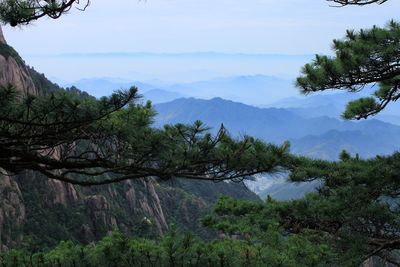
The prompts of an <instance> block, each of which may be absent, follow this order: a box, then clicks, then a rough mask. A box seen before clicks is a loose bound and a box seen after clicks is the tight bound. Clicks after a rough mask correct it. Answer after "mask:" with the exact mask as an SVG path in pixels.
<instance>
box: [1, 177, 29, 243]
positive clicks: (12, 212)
mask: <svg viewBox="0 0 400 267" xmlns="http://www.w3.org/2000/svg"><path fill="white" fill-rule="evenodd" d="M1 172H2V173H3V174H2V175H0V200H1V201H0V241H1V246H0V249H1V250H4V249H6V248H7V247H6V245H17V244H19V243H20V242H21V241H22V238H23V236H22V234H21V233H19V229H20V228H21V227H22V226H23V222H24V219H25V206H24V205H23V198H22V194H21V190H20V188H19V186H18V183H16V182H15V181H14V180H12V179H11V178H10V176H7V173H5V171H4V170H1Z"/></svg>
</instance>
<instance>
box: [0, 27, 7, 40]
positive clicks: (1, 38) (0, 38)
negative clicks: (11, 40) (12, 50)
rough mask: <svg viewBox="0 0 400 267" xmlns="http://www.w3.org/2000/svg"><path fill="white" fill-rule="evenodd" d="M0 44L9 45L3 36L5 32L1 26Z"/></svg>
mask: <svg viewBox="0 0 400 267" xmlns="http://www.w3.org/2000/svg"><path fill="white" fill-rule="evenodd" d="M0 43H1V44H7V42H6V39H5V38H4V34H3V30H2V29H1V26H0Z"/></svg>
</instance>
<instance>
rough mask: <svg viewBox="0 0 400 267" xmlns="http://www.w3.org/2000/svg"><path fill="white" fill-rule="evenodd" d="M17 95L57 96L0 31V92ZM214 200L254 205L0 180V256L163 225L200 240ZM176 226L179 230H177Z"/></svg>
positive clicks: (128, 188) (150, 232) (189, 194)
mask: <svg viewBox="0 0 400 267" xmlns="http://www.w3.org/2000/svg"><path fill="white" fill-rule="evenodd" d="M10 85H11V86H13V87H15V88H16V89H17V90H18V91H20V92H22V93H23V94H33V95H43V94H46V93H48V92H51V91H54V90H62V89H61V88H60V87H58V86H57V85H55V84H53V83H51V82H50V81H48V80H47V79H46V78H45V77H44V75H42V74H39V73H37V72H36V71H35V70H34V69H32V68H29V67H27V66H26V65H25V62H24V61H23V60H22V59H21V57H20V56H19V55H18V53H17V52H16V51H15V50H14V49H13V48H12V47H10V46H9V45H7V43H6V41H5V39H4V36H3V33H2V32H1V29H0V86H10ZM220 193H224V194H228V195H231V196H237V197H241V198H247V199H249V198H252V199H255V200H256V201H257V200H259V199H258V198H257V196H256V195H255V194H252V193H250V192H249V191H248V190H247V189H246V188H244V187H243V186H242V185H239V184H238V185H234V184H229V185H228V184H226V183H220V184H218V185H215V184H213V183H210V182H204V183H200V184H199V183H197V182H196V183H189V182H181V181H177V182H171V183H162V184H160V183H158V182H157V181H156V180H155V179H141V180H131V181H126V182H122V183H118V184H113V185H109V186H98V187H78V186H72V185H70V184H65V183H62V182H59V181H54V180H50V179H48V178H46V177H43V176H42V175H40V174H38V173H35V172H31V171H27V172H25V173H22V174H18V175H17V176H9V175H8V174H7V173H5V172H4V171H3V172H1V174H0V241H1V243H0V249H1V250H7V249H9V248H12V247H17V246H19V245H21V244H23V243H24V244H25V245H26V246H33V247H41V248H43V247H45V246H49V247H51V246H54V245H56V244H57V243H58V242H59V241H60V240H65V239H72V240H75V241H78V242H84V243H88V242H92V241H94V240H97V239H100V238H101V237H103V236H104V235H106V234H107V233H108V232H110V231H112V230H113V229H116V228H117V229H119V230H121V231H122V232H124V233H126V234H129V235H132V236H145V237H155V236H159V235H163V234H164V233H165V232H166V231H167V229H168V225H169V224H171V223H174V224H177V226H178V227H177V228H181V229H185V230H193V231H195V232H196V233H197V234H198V235H203V236H204V235H207V230H205V229H204V228H202V227H201V225H200V222H199V219H200V218H201V216H203V215H204V213H205V212H206V211H208V210H209V209H210V206H211V204H212V202H213V201H215V200H216V198H217V197H218V195H219V194H220ZM179 226H181V227H179Z"/></svg>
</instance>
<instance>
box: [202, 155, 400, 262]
mask: <svg viewBox="0 0 400 267" xmlns="http://www.w3.org/2000/svg"><path fill="white" fill-rule="evenodd" d="M399 170H400V153H395V154H393V155H391V156H387V157H380V156H377V157H376V158H374V159H368V160H362V159H360V158H359V157H358V156H357V155H356V156H355V157H352V156H351V155H350V154H349V153H347V152H346V151H343V152H342V154H341V156H340V161H336V162H328V161H317V160H310V159H307V158H303V157H298V158H297V159H295V158H293V161H292V167H291V171H292V172H291V175H290V178H291V180H292V181H310V180H315V179H322V181H323V183H322V184H321V186H320V188H319V189H318V191H317V192H315V193H310V194H308V195H306V197H304V198H302V199H298V200H291V201H275V200H273V199H271V198H268V199H267V200H266V202H265V203H264V204H257V203H251V202H242V201H237V200H234V199H230V198H221V199H220V201H219V202H218V203H217V205H216V207H215V213H214V214H213V215H211V216H208V217H207V218H206V219H205V220H204V223H205V224H206V225H209V226H213V227H214V228H216V229H218V230H220V231H224V232H225V233H226V234H227V235H229V236H231V235H239V236H242V237H243V238H246V239H249V240H252V242H253V243H258V242H266V240H268V241H269V242H271V243H269V245H270V246H271V247H279V246H281V244H280V241H281V239H282V237H284V240H285V242H286V241H287V242H290V241H291V240H292V238H294V239H295V240H297V238H300V240H301V241H302V242H304V244H302V246H303V247H304V249H305V248H307V246H311V247H314V248H315V247H320V248H324V249H325V248H327V247H328V248H329V251H328V252H329V254H331V255H332V259H331V260H334V261H337V262H338V263H339V265H340V266H357V265H359V264H361V263H362V262H363V261H364V260H365V259H367V258H369V257H371V256H377V257H379V258H381V259H382V260H385V261H386V260H390V261H391V262H398V261H399V258H398V255H397V256H396V251H398V250H399V249H400V242H399V240H400V232H399V231H398V230H399V229H400V206H399V204H400V203H399V192H400V180H399V179H398V177H399V176H400V171H399ZM273 233H275V236H274V235H273ZM277 233H278V234H277ZM285 244H286V243H285ZM302 251H303V252H304V251H307V250H302ZM313 256H315V255H313ZM289 258H290V257H289ZM309 264H311V265H312V262H310V263H309Z"/></svg>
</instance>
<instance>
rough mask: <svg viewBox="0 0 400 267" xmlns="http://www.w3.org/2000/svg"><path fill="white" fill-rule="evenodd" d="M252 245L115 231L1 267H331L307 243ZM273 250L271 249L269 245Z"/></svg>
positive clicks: (0, 259) (1, 259) (11, 255)
mask: <svg viewBox="0 0 400 267" xmlns="http://www.w3.org/2000/svg"><path fill="white" fill-rule="evenodd" d="M271 234H273V235H274V239H275V240H274V242H272V243H271V241H268V240H265V241H261V242H257V243H253V244H251V243H249V242H248V241H247V240H244V239H240V238H239V239H237V238H236V239H235V238H230V237H226V238H223V239H215V240H212V241H207V242H205V241H201V240H199V239H195V238H194V237H193V236H192V235H190V234H177V233H176V232H175V230H174V227H171V229H170V231H169V233H168V234H167V235H166V236H165V237H164V238H163V239H161V240H148V239H138V238H127V237H126V236H124V235H122V234H121V233H119V232H116V231H114V232H112V233H111V234H110V235H108V236H106V237H104V238H103V239H102V240H101V241H99V242H97V243H95V244H90V245H87V246H81V245H76V244H74V243H73V242H71V241H66V242H65V241H63V242H61V243H60V244H59V245H58V246H57V247H55V248H54V249H52V250H50V251H48V252H36V253H33V254H31V253H29V252H27V251H22V250H20V251H17V250H12V251H9V252H7V253H3V254H0V264H2V265H1V266H4V267H8V266H10V267H11V266H13V267H18V266H26V265H27V264H28V265H29V266H32V267H39V266H41V267H47V266H49V267H50V266H51V267H53V266H65V267H69V266H71V267H72V266H74V267H83V266H85V267H91V266H93V267H94V266H96V267H103V266H104V267H113V266H115V267H117V266H118V267H124V266H143V267H144V266H160V267H175V266H182V267H183V266H185V267H186V266H193V267H200V266H210V267H213V266H215V267H221V266H231V267H239V266H247V267H252V266H254V267H256V266H282V267H283V266H284V267H286V266H288V267H289V266H293V267H295V266H333V264H332V263H333V261H332V260H330V259H329V258H330V257H331V256H332V255H331V254H330V253H329V248H328V247H327V246H314V245H313V244H312V243H310V242H309V241H307V240H306V239H304V238H300V237H289V238H280V237H279V234H278V233H277V232H276V231H271ZM271 245H273V246H271Z"/></svg>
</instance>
